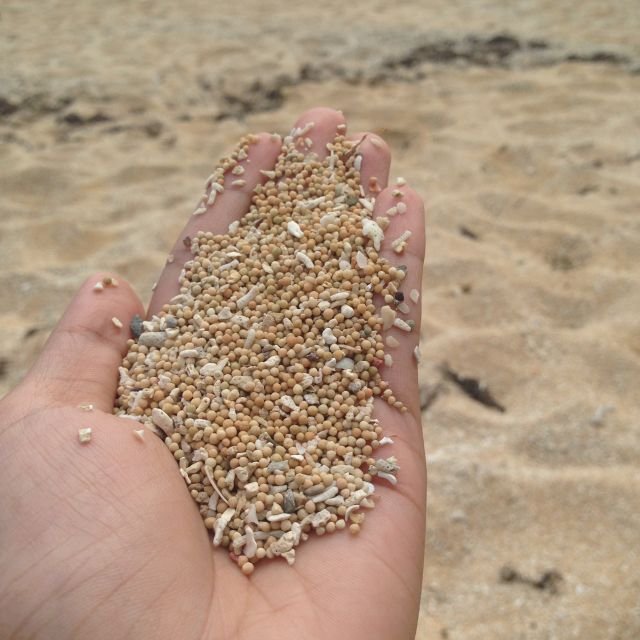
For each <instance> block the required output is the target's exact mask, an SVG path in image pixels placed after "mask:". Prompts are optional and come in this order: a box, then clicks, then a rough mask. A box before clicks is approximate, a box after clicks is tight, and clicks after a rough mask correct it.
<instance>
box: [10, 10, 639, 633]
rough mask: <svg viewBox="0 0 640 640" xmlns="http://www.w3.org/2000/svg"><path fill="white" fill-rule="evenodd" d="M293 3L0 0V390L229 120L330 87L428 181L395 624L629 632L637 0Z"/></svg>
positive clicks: (632, 599)
mask: <svg viewBox="0 0 640 640" xmlns="http://www.w3.org/2000/svg"><path fill="white" fill-rule="evenodd" d="M316 7H317V5H316V4H315V3H314V4H311V3H309V5H308V6H307V5H299V4H294V3H287V2H283V1H275V2H270V3H262V2H258V1H256V0H252V1H250V2H243V3H235V4H234V5H233V7H231V8H229V7H225V6H224V5H223V3H212V2H201V1H198V0H182V1H181V2H179V3H170V2H165V1H154V2H124V1H123V0H119V1H114V2H110V3H104V2H96V1H95V0H83V1H82V2H79V3H71V2H54V1H49V2H45V3H35V2H17V1H14V0H9V1H5V2H3V3H2V6H1V7H0V193H1V194H2V198H1V200H0V300H1V302H2V304H1V306H0V321H1V323H2V328H3V330H2V332H0V394H4V393H5V392H6V391H7V390H8V389H10V388H11V386H12V385H14V384H15V383H16V382H17V381H18V380H19V379H20V377H21V376H22V375H23V374H24V372H25V370H26V368H27V367H28V366H29V364H30V363H31V362H32V361H33V358H34V356H35V354H37V353H38V351H39V350H40V349H41V347H42V345H43V343H44V341H45V340H46V337H47V335H48V332H49V331H50V329H51V328H52V326H53V325H54V324H55V322H56V321H57V319H58V318H59V316H60V315H61V313H62V311H63V309H64V308H65V306H66V304H67V302H68V300H69V299H70V297H71V295H72V294H73V292H74V290H75V289H76V288H77V286H78V285H79V284H80V282H81V281H82V280H83V279H84V278H85V277H86V276H87V275H89V274H90V273H91V272H92V271H94V270H97V269H112V270H115V271H117V272H119V273H120V274H122V275H123V276H124V277H126V278H128V279H129V280H131V282H132V283H133V284H134V286H135V287H136V288H137V290H138V291H139V292H140V294H141V296H142V297H143V299H144V300H148V298H149V290H150V287H151V284H152V283H153V281H154V280H155V279H156V276H157V273H158V270H159V268H160V266H161V265H162V263H163V260H164V256H165V254H166V252H167V250H168V249H169V247H170V245H171V243H172V240H173V238H174V237H175V236H176V234H177V232H178V231H179V230H180V228H181V227H182V225H183V223H184V221H185V219H186V218H187V216H188V215H189V213H190V212H191V211H192V209H193V205H194V203H195V202H196V200H197V198H198V196H199V194H200V189H201V186H202V183H203V180H204V179H205V178H206V176H207V175H208V173H209V170H210V169H211V168H212V166H214V164H215V161H216V160H217V159H218V158H219V157H220V156H222V155H223V153H224V152H225V151H227V150H229V149H230V147H231V146H232V144H233V143H234V142H235V141H236V139H237V138H239V136H240V135H241V134H243V133H245V132H257V131H259V130H264V129H266V130H270V131H271V130H273V131H279V132H285V131H286V130H288V129H289V128H290V126H291V124H292V123H293V121H294V120H295V118H296V116H297V115H298V114H299V113H300V112H302V111H303V110H304V109H306V108H308V107H311V106H315V105H326V106H332V107H334V108H340V109H343V110H344V111H345V113H346V115H347V117H348V119H349V124H350V130H352V131H356V130H371V131H375V132H377V133H378V134H380V135H381V136H382V137H384V138H385V139H386V140H387V141H388V142H389V143H390V145H391V147H392V149H393V151H394V166H393V173H394V175H395V176H397V175H402V176H404V177H405V178H407V179H408V181H409V182H410V184H411V185H412V186H413V187H414V188H416V189H417V190H418V191H420V192H421V193H422V194H423V195H424V196H425V199H426V200H427V202H428V214H427V218H428V229H429V232H428V255H427V260H426V265H425V287H424V295H423V305H424V322H423V326H422V365H421V387H422V388H421V394H422V396H421V397H422V404H423V423H424V434H425V439H426V442H427V446H428V452H429V453H428V462H429V481H430V485H429V516H428V541H427V547H426V549H425V559H426V572H425V576H424V583H423V592H422V610H421V617H420V621H419V627H418V634H417V638H419V639H420V640H435V639H440V638H448V639H451V640H476V639H478V640H480V639H482V640H486V639H497V640H502V639H504V640H513V639H516V638H523V639H540V640H543V639H544V640H547V639H552V638H558V639H565V638H580V639H583V640H587V639H594V640H595V639H598V640H604V639H611V640H613V639H615V640H627V639H628V640H631V639H636V640H637V638H639V637H640V509H639V507H640V417H639V414H638V397H639V388H640V207H639V204H640V115H639V114H640V111H639V110H638V105H639V104H640V37H639V36H638V34H639V33H640V11H639V10H638V4H637V2H636V1H635V0H629V1H619V2H613V3H603V2H597V1H595V0H586V1H583V2H582V3H580V5H579V6H578V5H576V4H575V3H573V2H571V3H570V2H566V1H565V2H552V1H550V0H530V1H527V2H511V3H502V2H473V3H471V2H461V1H458V2H451V1H448V2H444V1H443V0H436V1H434V2H430V3H428V4H427V3H420V2H417V1H415V0H414V1H413V2H404V3H402V5H401V6H400V7H393V6H392V4H391V3H382V2H367V3H365V2H360V1H356V2H352V3H344V2H335V1H329V2H325V3H323V5H322V10H321V11H319V10H318V9H317V8H316ZM491 399H493V400H494V401H495V402H494V403H493V404H495V405H498V406H490V405H491V404H492V402H491ZM500 409H503V410H500ZM385 640H387V639H385ZM389 640H393V639H389Z"/></svg>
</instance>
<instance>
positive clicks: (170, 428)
mask: <svg viewBox="0 0 640 640" xmlns="http://www.w3.org/2000/svg"><path fill="white" fill-rule="evenodd" d="M151 421H152V422H153V424H155V425H156V427H158V428H159V429H162V431H163V432H164V433H165V435H167V436H170V435H171V434H172V433H173V432H174V430H175V427H174V424H173V420H172V419H171V417H170V416H169V415H168V414H166V413H165V412H164V411H163V410H162V409H158V408H157V407H156V408H155V409H153V410H152V411H151Z"/></svg>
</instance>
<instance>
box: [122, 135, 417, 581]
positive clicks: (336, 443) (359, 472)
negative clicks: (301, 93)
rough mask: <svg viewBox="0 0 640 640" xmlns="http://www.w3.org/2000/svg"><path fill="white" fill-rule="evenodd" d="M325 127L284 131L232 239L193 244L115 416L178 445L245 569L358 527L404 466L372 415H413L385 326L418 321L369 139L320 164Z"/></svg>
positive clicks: (215, 527) (135, 345)
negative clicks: (390, 256)
mask: <svg viewBox="0 0 640 640" xmlns="http://www.w3.org/2000/svg"><path fill="white" fill-rule="evenodd" d="M309 126H310V125H307V127H306V128H303V129H298V130H294V131H293V132H292V133H291V134H290V135H289V136H287V137H286V138H284V141H283V143H282V149H281V153H280V155H279V157H278V160H277V162H276V165H275V167H274V169H273V170H272V171H265V172H263V173H264V174H265V176H266V178H267V182H266V183H265V184H262V185H258V186H257V187H256V188H255V190H254V193H253V197H252V201H251V206H250V209H249V211H248V212H247V214H246V215H245V216H244V217H243V218H242V219H241V220H239V221H237V222H234V223H232V224H231V225H230V227H229V233H228V234H227V235H214V234H212V233H206V232H200V233H198V234H197V236H195V237H194V238H192V240H191V251H192V254H193V258H192V259H191V260H190V261H189V262H187V263H186V264H185V266H184V270H183V272H182V275H181V278H180V285H181V289H180V294H179V295H177V296H175V297H174V298H173V299H172V300H171V301H170V302H169V304H167V305H165V306H164V307H163V310H162V311H161V312H160V313H159V314H158V315H157V316H153V317H152V318H151V319H149V320H147V321H144V322H142V323H141V324H142V326H137V327H135V335H136V339H135V340H131V341H130V343H129V351H128V353H127V355H126V356H125V357H124V360H123V363H122V367H121V368H120V385H119V387H118V394H117V399H116V404H115V410H114V411H115V413H116V414H117V415H128V416H131V417H134V418H136V419H137V420H138V421H139V422H141V423H143V424H145V425H146V426H148V427H149V428H152V429H153V430H155V431H156V432H157V433H158V434H159V435H160V436H161V437H162V438H163V439H164V442H165V443H166V445H167V447H168V448H169V450H170V451H171V452H172V454H173V455H174V457H175V459H176V461H177V463H178V469H179V472H180V473H181V474H182V477H183V478H184V480H185V482H186V484H187V486H188V488H189V491H190V492H191V495H192V497H193V499H194V500H195V502H196V503H197V505H198V508H199V510H200V514H201V515H202V518H203V520H204V524H205V526H206V527H207V528H208V529H210V530H211V531H212V534H213V544H214V545H216V546H223V547H226V548H228V549H229V550H230V553H231V557H232V558H233V559H234V560H235V561H236V562H237V563H238V566H239V567H240V568H241V569H242V571H243V572H244V573H246V574H250V573H252V572H253V569H254V565H255V563H256V562H257V561H259V560H261V559H263V558H273V557H277V556H282V557H283V558H285V559H286V560H287V562H289V563H290V564H293V562H294V560H295V554H296V549H297V547H298V545H300V544H301V543H302V542H303V541H305V540H307V539H308V537H309V535H310V534H311V533H316V534H318V535H323V534H325V533H331V532H334V531H337V530H342V529H347V528H348V529H349V530H350V531H351V532H352V533H357V532H358V531H359V530H360V525H361V524H362V521H363V520H364V517H365V515H364V510H365V509H370V508H373V507H374V504H375V503H374V499H373V495H374V491H375V486H374V484H373V483H372V480H373V478H374V477H375V476H378V477H381V478H383V479H385V480H386V481H388V482H391V483H393V484H395V483H396V473H397V471H398V469H399V466H398V464H397V461H396V459H395V458H393V457H388V458H383V457H379V456H377V455H376V450H377V449H378V448H379V447H381V446H383V445H385V444H389V443H391V442H392V441H391V439H390V438H385V437H384V436H383V433H382V428H381V427H380V426H379V425H378V422H377V420H376V419H375V418H374V417H373V407H374V398H375V397H376V396H380V397H382V398H383V399H384V400H386V401H387V402H388V403H390V404H391V405H394V406H396V407H397V408H398V409H399V410H400V411H404V410H405V409H404V407H403V406H402V404H401V403H400V402H399V401H397V400H396V399H395V397H394V396H393V393H392V391H391V389H390V388H388V385H387V384H386V383H385V381H384V380H383V379H382V378H381V375H380V369H381V368H382V366H384V365H386V366H391V364H392V358H391V356H390V354H385V341H384V339H383V334H382V332H383V330H386V329H389V328H390V327H392V326H397V327H400V328H401V329H404V330H408V331H410V330H411V329H412V326H411V325H410V324H409V323H407V322H405V321H404V320H402V319H401V314H402V312H404V313H406V312H408V311H409V308H408V305H407V302H405V301H404V296H403V294H402V291H401V285H402V281H403V279H404V276H405V271H404V270H403V268H400V267H395V266H393V265H392V264H390V263H389V262H388V261H387V260H385V259H383V258H382V257H381V256H380V255H379V254H378V252H379V250H380V246H381V242H382V240H383V238H384V231H383V228H384V227H385V220H384V219H377V220H374V219H373V217H372V212H373V203H374V199H373V197H370V198H367V197H365V192H364V190H363V188H362V186H361V184H360V173H359V170H360V167H361V163H362V157H361V156H360V155H359V154H358V143H354V142H352V141H347V140H346V139H345V138H344V137H343V136H342V135H338V136H336V138H335V139H334V141H333V143H331V144H329V145H328V150H329V155H328V157H327V158H326V159H324V160H323V161H319V160H318V158H317V157H316V156H314V155H313V154H310V153H308V147H309V146H310V145H309V144H308V143H307V142H305V137H304V136H305V135H306V133H307V131H308V127H309ZM307 140H308V139H307ZM253 141H254V139H253V138H252V137H247V138H244V139H243V140H242V141H241V142H240V144H239V146H238V147H237V149H236V151H235V152H234V153H233V154H231V156H230V157H228V158H226V159H225V160H223V161H222V162H221V165H220V168H219V169H217V170H216V171H215V172H214V173H213V174H212V176H211V177H210V178H209V179H208V180H207V183H206V192H205V194H204V196H203V199H202V201H201V203H200V204H199V206H198V208H197V209H196V212H195V215H200V214H202V213H204V212H206V211H207V208H208V207H209V206H211V205H212V204H213V203H214V202H215V199H216V196H217V194H219V193H222V192H223V191H224V188H225V187H224V185H225V176H226V177H227V182H229V178H231V185H228V188H232V186H233V185H234V183H235V182H238V181H241V180H242V178H240V177H237V176H241V175H242V173H243V168H242V163H243V161H244V160H246V158H247V150H248V148H249V145H251V144H252V142H253ZM398 193H399V192H398ZM397 198H398V203H399V204H400V205H401V206H403V205H402V203H401V195H397ZM395 213H397V207H395V208H394V211H390V212H389V215H394V214H395ZM386 222H387V223H388V219H387V220H386ZM407 238H408V236H407ZM407 238H404V239H403V242H405V241H406V239H407ZM394 248H395V247H394ZM402 248H404V245H402ZM396 250H397V249H396ZM400 252H401V250H400V251H398V253H400ZM374 298H375V299H376V301H380V303H381V305H382V306H381V309H380V310H378V309H377V308H376V305H375V304H374ZM412 299H413V296H412ZM414 302H415V301H414ZM389 338H390V337H389ZM389 344H391V345H392V344H393V342H390V340H389V339H388V340H387V345H389Z"/></svg>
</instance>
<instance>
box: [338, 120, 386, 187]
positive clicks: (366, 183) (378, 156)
mask: <svg viewBox="0 0 640 640" xmlns="http://www.w3.org/2000/svg"><path fill="white" fill-rule="evenodd" d="M347 137H348V139H349V140H353V141H354V142H355V143H356V144H357V145H358V148H357V150H356V152H355V153H356V158H357V156H361V160H359V161H357V163H358V164H359V166H360V169H359V171H360V184H361V185H362V188H363V189H364V192H365V194H366V195H367V196H369V195H372V196H377V195H378V194H379V193H380V192H381V191H382V189H384V188H385V187H386V186H387V183H388V181H389V169H390V167H391V150H390V149H389V146H388V145H387V143H386V142H385V141H384V140H382V138H380V137H378V136H377V135H375V134H373V133H364V132H360V133H354V134H352V135H349V136H347Z"/></svg>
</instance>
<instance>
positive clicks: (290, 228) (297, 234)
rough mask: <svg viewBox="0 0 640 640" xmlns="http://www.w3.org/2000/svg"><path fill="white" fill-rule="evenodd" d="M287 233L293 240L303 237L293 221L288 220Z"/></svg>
mask: <svg viewBox="0 0 640 640" xmlns="http://www.w3.org/2000/svg"><path fill="white" fill-rule="evenodd" d="M287 231H288V232H289V235H292V236H293V237H294V238H302V237H303V236H304V233H303V232H302V229H301V228H300V225H299V224H298V223H297V222H296V221H295V220H289V222H287Z"/></svg>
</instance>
